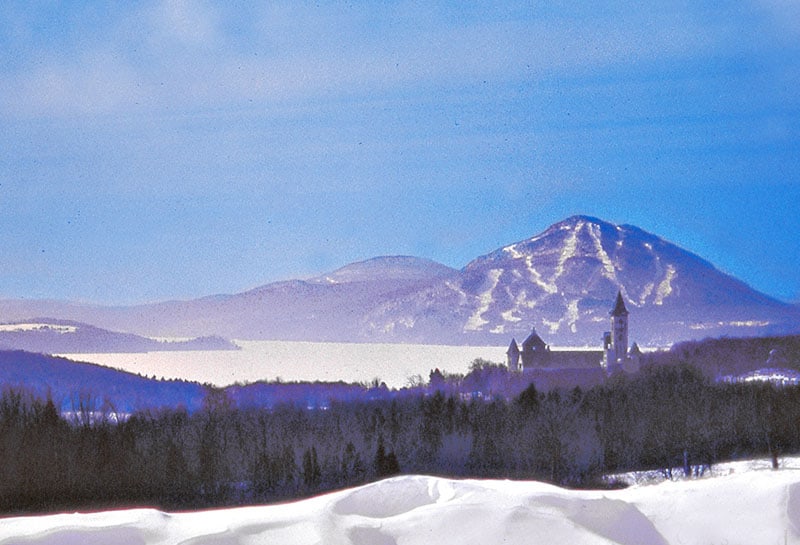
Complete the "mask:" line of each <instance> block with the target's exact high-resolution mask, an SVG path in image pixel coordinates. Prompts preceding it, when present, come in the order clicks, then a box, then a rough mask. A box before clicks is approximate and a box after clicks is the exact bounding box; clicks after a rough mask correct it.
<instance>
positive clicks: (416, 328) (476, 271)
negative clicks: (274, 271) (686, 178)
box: [0, 216, 800, 346]
mask: <svg viewBox="0 0 800 545" xmlns="http://www.w3.org/2000/svg"><path fill="white" fill-rule="evenodd" d="M617 291H621V293H622V295H623V298H624V301H625V304H626V306H627V308H628V310H629V311H630V339H631V341H632V342H633V341H637V342H638V343H639V344H641V345H658V346H663V345H669V344H671V343H672V342H674V341H677V340H687V339H695V338H704V337H711V336H722V335H730V336H754V335H779V334H786V333H793V332H798V331H800V308H798V307H797V306H796V305H789V304H786V303H782V302H780V301H777V300H775V299H772V298H770V297H768V296H766V295H764V294H762V293H759V292H757V291H755V290H753V289H752V288H750V287H749V286H747V285H746V284H744V283H743V282H741V281H739V280H737V279H735V278H733V277H731V276H729V275H727V274H725V273H723V272H721V271H719V270H717V269H716V268H714V266H713V265H711V264H710V263H708V262H707V261H705V260H703V259H702V258H700V257H699V256H697V255H695V254H692V253H690V252H688V251H686V250H683V249H681V248H679V247H677V246H675V245H674V244H671V243H669V242H667V241H665V240H663V239H661V238H659V237H658V236H656V235H654V234H651V233H648V232H646V231H643V230H642V229H639V228H638V227H635V226H632V225H614V224H611V223H608V222H605V221H602V220H600V219H597V218H592V217H588V216H573V217H570V218H568V219H566V220H564V221H561V222H559V223H556V224H554V225H552V226H551V227H549V228H548V229H547V230H545V231H544V232H543V233H540V234H538V235H536V236H534V237H532V238H529V239H527V240H522V241H519V242H516V243H514V244H510V245H508V246H504V247H502V248H499V249H497V250H495V251H493V252H490V253H488V254H486V255H484V256H481V257H478V258H476V259H474V260H473V261H471V262H470V263H468V264H467V265H466V266H465V267H464V268H463V269H461V270H455V269H451V268H449V267H446V266H444V265H441V264H439V263H436V262H433V261H430V260H424V259H419V258H414V257H407V256H394V257H378V258H374V259H370V260H367V261H362V262H359V263H353V264H350V265H347V266H345V267H342V268H340V269H338V270H336V271H333V272H331V273H328V274H324V275H321V276H319V277H316V278H311V279H308V280H289V281H283V282H275V283H272V284H267V285H265V286H261V287H258V288H255V289H252V290H249V291H246V292H243V293H239V294H233V295H217V296H211V297H205V298H201V299H195V300H190V301H168V302H164V303H158V304H151V305H140V306H133V307H113V308H112V307H93V306H86V305H70V304H66V303H52V302H29V301H25V302H20V301H7V302H3V303H0V319H19V318H21V317H27V316H25V313H26V312H29V313H30V312H33V311H34V310H35V311H38V314H33V315H41V313H42V312H43V311H48V313H50V312H52V313H51V314H50V315H55V316H59V317H60V318H69V319H73V320H80V321H84V322H87V323H91V324H94V325H96V326H99V327H104V328H108V329H113V330H117V331H128V332H132V333H137V334H140V335H150V336H179V337H186V336H198V335H222V336H223V337H227V338H233V339H274V340H304V341H343V342H415V343H436V344H494V345H505V344H508V342H509V341H510V340H511V338H512V337H516V338H517V339H521V338H524V337H525V336H527V335H528V333H530V331H531V328H533V327H535V328H536V329H537V331H539V333H540V334H541V336H542V337H543V338H544V339H545V341H546V342H548V343H550V344H555V345H564V346H597V345H599V343H600V339H601V336H602V333H603V331H605V330H607V329H608V312H609V310H610V309H611V307H612V305H613V303H614V299H615V297H616V294H617ZM29 315H31V314H29Z"/></svg>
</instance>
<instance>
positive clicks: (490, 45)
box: [0, 0, 777, 116]
mask: <svg viewBox="0 0 800 545" xmlns="http://www.w3.org/2000/svg"><path fill="white" fill-rule="evenodd" d="M765 1H767V0H765ZM774 1H775V2H777V0H774ZM293 6H295V4H284V5H283V6H280V7H272V8H270V9H269V10H265V11H263V12H254V13H253V20H250V21H241V20H240V19H237V20H236V21H235V23H236V24H231V22H230V21H229V20H228V19H230V17H231V14H230V12H225V11H224V10H221V9H214V8H212V7H211V6H210V5H207V4H205V3H203V2H201V1H192V0H165V1H164V2H161V3H158V4H155V5H152V6H147V7H145V8H143V9H142V10H141V11H140V12H139V13H133V14H124V17H122V16H121V17H120V18H118V19H112V20H110V21H109V22H108V23H107V24H108V25H109V26H110V27H112V30H108V29H106V32H104V33H102V34H103V35H104V36H106V38H105V40H106V41H105V43H100V44H97V43H94V42H87V43H88V45H87V46H86V47H85V48H83V49H82V48H81V44H76V46H75V47H76V48H77V49H78V51H79V53H78V54H71V55H68V56H58V55H51V56H49V57H45V60H44V61H43V62H41V63H35V62H30V63H27V64H26V65H24V67H23V68H22V69H19V70H12V71H10V72H6V74H4V78H3V79H4V83H3V84H2V86H0V93H2V96H3V98H4V100H3V101H2V102H3V104H5V111H4V114H6V115H20V114H23V115H59V114H61V115H67V116H70V115H85V114H89V113H96V114H104V113H109V112H114V111H118V112H125V111H128V110H133V111H137V109H138V110H142V109H147V108H156V109H159V108H169V109H170V110H174V109H175V108H179V109H186V110H190V111H191V110H195V109H198V108H220V107H224V106H226V105H230V104H238V103H242V102H247V101H259V102H269V101H274V100H280V101H285V100H292V99H307V98H310V97H319V96H330V94H331V93H335V94H349V95H353V94H364V95H367V94H370V93H376V92H378V93H379V92H383V91H387V90H393V89H398V88H400V89H408V88H413V87H415V86H423V87H424V86H427V87H434V86H442V85H445V86H452V85H455V86H459V85H464V84H471V83H474V81H476V80H480V79H491V80H492V83H497V82H498V81H509V80H518V81H524V80H526V79H527V80H530V79H534V78H538V77H546V76H554V75H555V76H561V77H574V76H576V75H580V74H581V73H585V72H587V71H589V72H597V71H602V70H605V69H608V68H623V69H625V70H630V69H633V68H634V67H636V66H637V65H646V64H648V63H654V62H655V63H658V62H663V61H665V60H667V61H671V62H675V61H678V60H680V59H682V58H689V57H697V56H698V55H701V54H703V53H704V52H705V53H708V54H713V52H714V51H715V49H717V48H720V47H722V46H727V43H725V42H727V41H729V40H730V33H732V32H735V29H729V28H726V25H725V24H716V25H714V24H709V22H708V21H707V20H705V21H703V20H700V19H698V17H696V13H694V11H693V10H692V9H691V8H689V7H686V8H684V9H675V8H673V9H662V10H661V11H656V12H653V11H650V9H649V8H648V10H645V9H643V8H641V7H637V6H638V5H633V6H629V7H630V8H631V9H630V10H623V11H622V12H621V13H609V14H607V15H606V16H604V17H601V18H599V19H598V18H592V19H586V20H584V19H581V18H580V17H565V16H563V15H558V14H557V15H552V14H549V15H547V16H544V17H541V16H537V15H536V14H535V13H532V14H528V15H527V16H526V17H520V16H518V17H513V18H508V19H504V20H488V21H477V20H465V21H461V20H459V19H458V18H457V17H455V18H454V17H452V16H451V17H450V18H444V17H442V15H441V14H436V13H434V14H431V13H428V12H425V11H423V10H420V13H421V14H420V19H419V20H415V18H414V17H413V14H412V15H411V16H410V15H409V14H407V13H406V14H404V16H403V17H399V16H398V15H397V14H396V12H394V13H392V12H390V11H389V10H388V8H387V11H386V12H385V13H383V12H380V11H376V10H375V9H374V8H373V9H372V10H370V11H369V12H367V13H366V14H364V13H360V12H358V11H357V10H351V11H350V12H347V11H343V10H342V9H340V8H339V9H334V8H311V7H310V6H304V7H293ZM451 15H453V14H451ZM455 15H457V13H456V14H455ZM239 17H241V14H239ZM370 17H371V18H372V19H370ZM436 17H439V18H440V19H441V20H438V21H431V19H432V18H436ZM426 18H427V20H425V19H426ZM415 22H416V23H419V24H418V25H415V24H414V23H415ZM723 23H724V21H723ZM372 26H375V27H377V28H378V30H377V31H376V30H373V29H372ZM114 27H115V28H114ZM36 54H37V53H36V51H33V50H30V51H28V52H27V55H29V56H31V57H33V56H35V55H36Z"/></svg>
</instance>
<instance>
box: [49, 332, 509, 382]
mask: <svg viewBox="0 0 800 545" xmlns="http://www.w3.org/2000/svg"><path fill="white" fill-rule="evenodd" d="M235 342H236V344H237V345H239V346H241V347H242V349H241V350H225V351H185V352H183V351H170V352H147V353H122V354H64V357H67V358H69V359H72V360H76V361H87V362H92V363H98V364H100V365H105V366H108V367H114V368H116V369H123V370H125V371H130V372H133V373H141V374H142V375H146V376H153V375H155V376H156V378H161V377H164V378H179V379H185V380H193V381H197V382H202V383H206V382H208V383H211V384H214V385H217V386H228V385H230V384H233V383H235V382H256V381H259V380H275V379H276V378H278V377H280V378H281V379H282V380H284V381H295V380H303V381H306V380H307V381H314V380H320V381H337V380H343V381H345V382H370V381H372V379H374V378H376V377H377V378H380V380H381V381H383V382H386V384H387V385H388V386H389V387H395V388H399V387H402V386H405V385H406V384H407V383H408V380H409V377H412V376H414V375H420V376H421V377H423V378H424V379H425V380H427V378H428V374H429V373H430V371H431V370H432V369H435V368H437V367H438V368H439V369H441V370H442V371H447V372H450V373H466V372H467V371H468V369H469V365H470V363H472V361H473V360H474V359H475V358H483V359H486V360H490V361H493V362H497V363H501V362H505V359H506V356H505V351H506V348H507V347H496V346H495V347H491V346H490V347H487V346H438V345H419V344H356V343H312V342H287V341H235Z"/></svg>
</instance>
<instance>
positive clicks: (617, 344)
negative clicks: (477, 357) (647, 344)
mask: <svg viewBox="0 0 800 545" xmlns="http://www.w3.org/2000/svg"><path fill="white" fill-rule="evenodd" d="M609 314H610V316H611V331H606V332H605V333H603V350H602V353H601V352H598V351H594V350H553V351H551V350H550V347H549V346H548V345H547V343H545V342H544V341H543V340H542V338H541V337H540V336H539V335H538V334H537V333H536V329H534V330H533V331H532V332H531V334H530V335H528V337H527V338H526V339H525V340H524V341H522V348H521V349H520V346H519V345H518V344H517V341H516V340H515V339H511V344H510V345H509V347H508V350H507V351H506V356H507V362H508V368H509V370H511V371H516V372H523V371H526V370H533V369H542V368H565V367H570V368H592V367H594V368H596V367H597V365H598V361H599V365H600V367H601V368H602V369H603V370H604V371H605V372H606V374H608V375H612V374H614V373H618V372H620V371H624V372H626V373H635V372H637V371H638V370H639V357H640V356H641V351H640V350H639V346H638V345H637V344H636V343H634V344H633V346H631V348H630V350H628V314H629V313H628V309H627V308H626V307H625V301H624V300H623V298H622V292H621V291H619V292H617V299H616V301H615V303H614V308H613V309H611V312H609Z"/></svg>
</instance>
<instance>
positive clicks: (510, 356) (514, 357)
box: [506, 338, 520, 373]
mask: <svg viewBox="0 0 800 545" xmlns="http://www.w3.org/2000/svg"><path fill="white" fill-rule="evenodd" d="M506 358H507V361H508V370H509V371H511V372H514V373H516V372H517V371H519V370H520V368H519V346H518V345H517V340H516V339H513V338H512V339H511V344H510V345H508V350H506Z"/></svg>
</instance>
